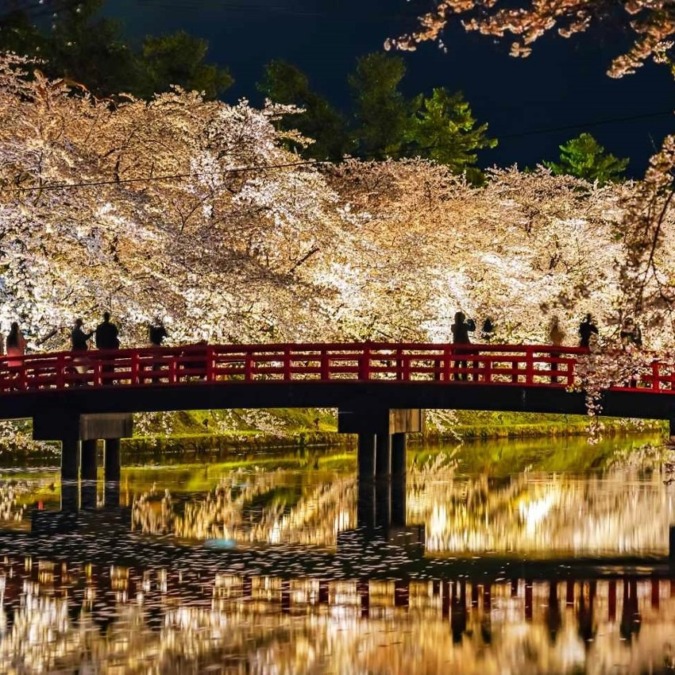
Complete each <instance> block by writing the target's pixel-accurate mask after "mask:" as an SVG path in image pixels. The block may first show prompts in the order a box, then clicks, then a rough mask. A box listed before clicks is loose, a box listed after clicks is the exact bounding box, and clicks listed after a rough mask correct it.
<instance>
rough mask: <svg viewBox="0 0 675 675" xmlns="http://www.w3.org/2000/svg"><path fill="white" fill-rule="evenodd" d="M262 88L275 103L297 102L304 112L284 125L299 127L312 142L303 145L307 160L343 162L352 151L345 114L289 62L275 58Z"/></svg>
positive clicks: (291, 116) (283, 123)
mask: <svg viewBox="0 0 675 675" xmlns="http://www.w3.org/2000/svg"><path fill="white" fill-rule="evenodd" d="M258 89H259V90H260V91H261V92H263V93H264V94H265V96H266V97H267V98H269V99H270V100H271V101H273V102H274V103H283V104H285V105H295V106H297V107H298V108H302V110H303V112H301V113H298V114H294V115H286V116H284V118H283V119H282V120H281V122H280V125H279V126H280V128H282V129H285V130H290V129H297V130H298V131H299V132H300V133H301V134H303V135H304V136H306V137H307V138H311V139H313V140H314V143H312V144H311V145H309V146H307V147H304V148H299V152H300V154H301V155H302V156H303V157H306V158H307V159H318V160H326V159H327V160H330V161H339V160H340V159H342V158H343V157H344V156H345V155H346V154H349V152H350V150H351V142H350V139H349V135H348V133H347V124H346V121H345V119H344V117H343V116H342V115H341V114H340V113H339V112H338V111H337V110H336V109H335V108H333V106H331V104H330V103H329V102H328V101H327V100H326V99H325V98H323V97H322V96H320V95H319V94H317V93H316V92H314V91H313V90H312V89H311V88H310V86H309V80H308V78H307V76H306V75H305V74H304V73H303V72H302V71H301V70H300V69H299V68H296V67H295V66H293V65H291V64H290V63H286V62H285V61H271V62H270V63H268V64H267V66H266V67H265V77H264V79H263V81H262V82H261V83H260V84H259V85H258Z"/></svg>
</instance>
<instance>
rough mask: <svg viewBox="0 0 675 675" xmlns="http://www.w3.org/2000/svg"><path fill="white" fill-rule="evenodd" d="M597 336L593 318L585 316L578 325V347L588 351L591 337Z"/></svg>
mask: <svg viewBox="0 0 675 675" xmlns="http://www.w3.org/2000/svg"><path fill="white" fill-rule="evenodd" d="M597 334H598V327H597V326H596V325H595V324H594V323H593V317H592V316H591V315H590V314H586V316H585V317H584V320H583V321H582V322H581V324H580V325H579V346H580V347H585V348H586V349H588V348H589V347H590V346H591V335H597Z"/></svg>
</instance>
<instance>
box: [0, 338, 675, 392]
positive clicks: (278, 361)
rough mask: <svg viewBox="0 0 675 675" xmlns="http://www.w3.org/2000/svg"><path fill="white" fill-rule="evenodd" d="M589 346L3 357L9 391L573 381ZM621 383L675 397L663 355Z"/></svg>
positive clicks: (1, 370)
mask: <svg viewBox="0 0 675 675" xmlns="http://www.w3.org/2000/svg"><path fill="white" fill-rule="evenodd" d="M584 353H586V352H585V350H583V349H580V348H574V347H552V346H545V345H468V346H455V345H441V344H402V343H394V344H390V343H358V344H347V343H344V344H343V343H339V344H261V345H192V346H183V347H162V348H143V349H120V350H111V351H103V350H100V351H98V350H92V351H88V352H58V353H48V354H28V355H25V356H20V357H18V356H11V357H6V356H5V357H2V358H0V394H2V393H10V392H11V393H14V392H21V391H27V392H29V391H36V390H38V391H41V390H54V389H66V388H69V387H76V386H85V385H87V386H90V387H125V386H134V387H138V386H176V385H195V384H199V383H200V382H201V383H216V382H218V383H231V384H236V383H240V382H262V381H265V382H273V381H279V382H289V381H303V382H317V383H321V382H323V383H327V382H338V381H386V382H392V383H393V382H432V381H433V382H438V383H439V384H442V383H462V384H466V385H472V384H474V385H477V384H479V385H486V384H489V385H496V386H523V385H526V386H530V387H533V386H534V387H562V388H564V387H570V386H572V385H573V384H574V380H575V367H576V364H577V359H578V358H579V356H581V355H583V354H584ZM613 388H618V389H626V390H637V391H645V390H649V391H651V392H659V393H663V394H675V371H674V370H673V368H672V366H671V365H668V364H663V363H660V362H658V361H656V360H655V361H654V362H653V363H652V364H651V367H650V370H649V372H641V373H639V374H636V376H635V377H634V378H631V381H627V382H625V383H619V385H618V386H617V387H613Z"/></svg>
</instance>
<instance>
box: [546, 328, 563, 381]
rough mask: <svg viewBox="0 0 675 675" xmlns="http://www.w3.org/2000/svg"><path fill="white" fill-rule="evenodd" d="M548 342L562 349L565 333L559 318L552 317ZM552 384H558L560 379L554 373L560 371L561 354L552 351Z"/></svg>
mask: <svg viewBox="0 0 675 675" xmlns="http://www.w3.org/2000/svg"><path fill="white" fill-rule="evenodd" d="M548 340H549V342H550V343H551V344H552V345H553V346H554V347H560V346H561V345H562V343H563V341H564V340H565V331H563V329H562V328H561V327H560V319H559V318H558V317H557V316H552V317H551V323H550V324H549V326H548ZM551 358H552V359H553V360H552V361H551V384H557V383H558V378H557V377H556V376H555V375H553V372H554V371H556V370H558V359H559V358H560V352H557V351H554V350H552V351H551Z"/></svg>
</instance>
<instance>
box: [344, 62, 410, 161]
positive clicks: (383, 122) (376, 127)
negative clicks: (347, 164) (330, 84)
mask: <svg viewBox="0 0 675 675" xmlns="http://www.w3.org/2000/svg"><path fill="white" fill-rule="evenodd" d="M405 71H406V68H405V62H404V61H403V59H402V58H401V57H400V56H389V55H387V54H382V53H374V54H367V55H366V56H362V57H361V58H360V59H358V61H357V63H356V71H355V72H354V73H353V74H352V75H350V76H349V84H350V86H351V88H352V94H353V99H354V108H355V110H354V112H355V120H356V128H355V130H354V139H355V141H356V143H357V144H358V153H359V155H360V156H361V157H363V158H364V159H386V158H387V157H392V158H394V159H398V158H399V157H401V156H402V151H403V148H404V145H405V140H406V134H407V132H408V126H409V124H410V113H411V103H410V102H409V101H407V100H406V99H405V97H404V96H403V94H402V93H401V92H400V91H399V84H400V83H401V80H402V79H403V77H404V75H405Z"/></svg>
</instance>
